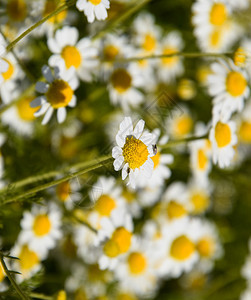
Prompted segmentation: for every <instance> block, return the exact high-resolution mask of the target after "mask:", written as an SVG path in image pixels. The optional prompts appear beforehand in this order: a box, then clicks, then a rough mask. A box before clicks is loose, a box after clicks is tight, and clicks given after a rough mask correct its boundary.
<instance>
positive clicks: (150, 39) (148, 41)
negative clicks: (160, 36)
mask: <svg viewBox="0 0 251 300" xmlns="http://www.w3.org/2000/svg"><path fill="white" fill-rule="evenodd" d="M142 48H143V49H144V50H145V51H148V52H149V51H154V50H155V48H156V39H155V37H154V36H153V35H151V34H146V35H145V39H144V42H143V44H142Z"/></svg>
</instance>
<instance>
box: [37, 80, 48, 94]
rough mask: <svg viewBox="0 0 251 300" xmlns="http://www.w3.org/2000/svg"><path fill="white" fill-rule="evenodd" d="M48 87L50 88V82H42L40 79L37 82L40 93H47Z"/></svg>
mask: <svg viewBox="0 0 251 300" xmlns="http://www.w3.org/2000/svg"><path fill="white" fill-rule="evenodd" d="M48 88H49V84H48V83H45V82H42V81H38V82H37V83H36V91H37V92H39V93H42V94H44V93H46V92H47V91H48Z"/></svg>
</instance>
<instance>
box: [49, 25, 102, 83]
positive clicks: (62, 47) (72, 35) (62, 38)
mask: <svg viewBox="0 0 251 300" xmlns="http://www.w3.org/2000/svg"><path fill="white" fill-rule="evenodd" d="M78 36H79V33H78V30H77V28H75V27H69V26H64V27H63V28H62V29H58V30H57V31H56V33H55V36H54V37H50V38H48V40H47V44H48V47H49V49H50V51H51V52H52V53H53V55H52V56H51V57H50V58H49V61H48V62H49V65H50V66H52V67H56V66H58V65H60V64H63V66H64V67H65V68H66V69H69V68H71V67H73V68H74V69H75V70H76V74H77V75H78V77H79V78H80V79H81V80H83V81H91V80H92V74H93V71H94V70H95V68H96V67H97V64H98V61H97V56H98V50H97V49H96V48H95V47H93V45H92V43H91V40H90V39H88V38H82V39H81V40H79V41H78Z"/></svg>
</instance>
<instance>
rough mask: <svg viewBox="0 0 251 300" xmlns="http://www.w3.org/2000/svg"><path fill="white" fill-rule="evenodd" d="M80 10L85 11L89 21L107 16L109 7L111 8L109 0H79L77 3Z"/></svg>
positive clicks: (103, 18)
mask: <svg viewBox="0 0 251 300" xmlns="http://www.w3.org/2000/svg"><path fill="white" fill-rule="evenodd" d="M76 7H77V9H78V10H80V11H83V12H84V14H85V15H86V17H87V20H88V22H89V23H93V22H94V20H95V18H96V19H97V20H105V19H106V18H107V16H108V15H107V9H109V8H110V1H109V0H78V1H77V3H76Z"/></svg>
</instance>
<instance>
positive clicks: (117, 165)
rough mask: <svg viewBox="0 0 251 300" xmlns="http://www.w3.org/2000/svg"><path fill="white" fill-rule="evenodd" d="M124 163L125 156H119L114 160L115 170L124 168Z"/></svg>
mask: <svg viewBox="0 0 251 300" xmlns="http://www.w3.org/2000/svg"><path fill="white" fill-rule="evenodd" d="M123 163H124V158H123V156H119V157H118V158H116V159H115V160H114V162H113V166H114V170H115V171H119V170H121V169H122V166H123Z"/></svg>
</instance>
